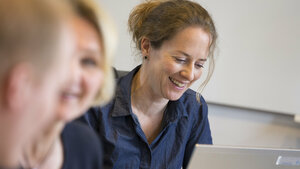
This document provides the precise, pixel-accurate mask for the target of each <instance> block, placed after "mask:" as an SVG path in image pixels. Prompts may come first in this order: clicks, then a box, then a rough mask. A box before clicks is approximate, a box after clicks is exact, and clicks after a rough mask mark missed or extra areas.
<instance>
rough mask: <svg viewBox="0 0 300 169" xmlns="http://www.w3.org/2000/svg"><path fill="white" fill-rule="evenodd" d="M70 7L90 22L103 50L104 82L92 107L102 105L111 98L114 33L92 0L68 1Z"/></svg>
mask: <svg viewBox="0 0 300 169" xmlns="http://www.w3.org/2000/svg"><path fill="white" fill-rule="evenodd" d="M69 2H70V3H71V6H72V7H73V8H74V10H75V13H77V14H78V15H79V16H80V17H82V18H83V19H86V20H87V21H88V22H90V23H91V24H92V25H93V26H94V27H95V28H96V29H97V30H98V32H99V34H100V38H101V45H102V48H103V53H102V55H103V60H102V61H101V62H102V63H103V65H102V68H103V72H104V82H103V84H102V86H101V88H100V91H99V92H98V94H97V96H96V98H95V100H94V103H92V105H99V104H100V105H104V104H106V103H107V102H108V101H109V100H110V99H111V98H112V96H113V94H114V89H115V77H114V73H113V69H112V57H113V54H114V51H115V46H116V33H115V30H114V27H113V25H112V23H111V22H110V19H109V17H108V16H107V15H106V13H105V12H104V11H103V9H101V8H100V7H99V4H97V3H96V2H95V1H94V0H69Z"/></svg>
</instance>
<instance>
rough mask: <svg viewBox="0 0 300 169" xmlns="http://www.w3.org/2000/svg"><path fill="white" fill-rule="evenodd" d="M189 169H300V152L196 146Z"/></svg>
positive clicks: (292, 150)
mask: <svg viewBox="0 0 300 169" xmlns="http://www.w3.org/2000/svg"><path fill="white" fill-rule="evenodd" d="M188 168H189V169H277V168H280V169H300V150H294V149H272V148H249V147H233V146H216V145H196V147H195V150H194V152H193V155H192V158H191V161H190V163H189V166H188Z"/></svg>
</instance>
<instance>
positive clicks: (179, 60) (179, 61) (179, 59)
mask: <svg viewBox="0 0 300 169" xmlns="http://www.w3.org/2000/svg"><path fill="white" fill-rule="evenodd" d="M175 61H176V62H177V63H185V62H186V60H185V59H181V58H175Z"/></svg>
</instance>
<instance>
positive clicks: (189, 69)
mask: <svg viewBox="0 0 300 169" xmlns="http://www.w3.org/2000/svg"><path fill="white" fill-rule="evenodd" d="M181 75H182V76H183V77H184V78H185V79H186V80H188V81H192V80H194V77H195V75H194V65H187V66H185V67H184V69H183V70H182V71H181Z"/></svg>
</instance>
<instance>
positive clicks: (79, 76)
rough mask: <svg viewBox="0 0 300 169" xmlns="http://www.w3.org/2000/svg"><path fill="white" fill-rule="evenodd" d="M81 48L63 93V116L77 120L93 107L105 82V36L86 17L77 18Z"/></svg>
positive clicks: (75, 26) (78, 41) (73, 60)
mask: <svg viewBox="0 0 300 169" xmlns="http://www.w3.org/2000/svg"><path fill="white" fill-rule="evenodd" d="M73 26H74V27H73V28H74V30H75V33H76V35H77V40H76V43H77V48H76V50H75V51H74V55H73V58H72V61H71V75H70V77H69V79H68V82H67V83H66V87H65V89H64V91H63V92H62V95H61V102H60V105H59V109H58V111H59V114H60V118H62V119H63V120H67V121H69V120H73V119H75V118H76V117H78V116H80V115H81V114H82V113H84V111H85V110H86V109H87V108H88V107H89V106H91V103H92V102H93V101H94V99H95V97H96V95H97V94H98V92H99V89H100V87H101V84H102V81H103V70H102V66H101V65H102V62H101V61H102V57H103V56H102V47H101V38H100V36H99V33H98V32H97V30H96V28H94V27H93V25H92V24H90V23H89V22H88V21H86V20H85V19H84V18H81V17H76V18H74V19H73Z"/></svg>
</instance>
